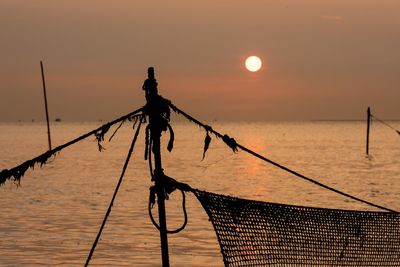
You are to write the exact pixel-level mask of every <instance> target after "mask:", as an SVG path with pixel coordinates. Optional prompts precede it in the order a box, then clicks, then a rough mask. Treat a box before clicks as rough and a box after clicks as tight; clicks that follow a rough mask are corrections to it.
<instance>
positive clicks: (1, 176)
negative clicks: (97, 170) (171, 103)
mask: <svg viewBox="0 0 400 267" xmlns="http://www.w3.org/2000/svg"><path fill="white" fill-rule="evenodd" d="M142 111H143V108H139V109H137V110H135V111H133V112H130V113H128V114H126V115H124V116H122V117H120V118H118V119H115V120H113V121H111V122H108V123H106V124H103V125H102V126H100V127H99V128H97V129H95V130H92V131H90V132H88V133H86V134H83V135H81V136H79V137H77V138H75V139H73V140H71V141H69V142H67V143H65V144H63V145H60V146H58V147H55V148H53V149H52V150H49V151H46V152H44V153H43V154H41V155H39V156H37V157H35V158H33V159H30V160H27V161H25V162H23V163H21V164H20V165H18V166H16V167H13V168H11V169H4V170H2V171H1V172H0V186H2V185H3V184H4V183H5V182H6V181H7V180H11V181H13V182H14V183H15V184H17V185H19V183H20V181H21V178H22V176H24V174H25V172H26V171H27V170H28V169H29V168H32V169H33V168H34V167H35V165H37V164H38V165H40V167H42V166H43V165H45V164H46V163H47V161H48V159H49V158H50V157H52V156H55V155H56V154H57V153H59V152H60V151H61V150H63V149H64V148H66V147H69V146H70V145H73V144H75V143H77V142H79V141H82V140H83V139H86V138H87V137H89V136H91V135H95V137H96V139H97V141H98V142H99V143H98V144H99V149H100V146H101V144H100V141H102V140H104V134H105V133H106V132H107V131H108V130H109V129H110V127H111V126H112V125H114V124H116V123H118V122H121V121H124V120H127V119H128V120H132V118H134V117H135V115H137V114H138V113H139V112H142ZM99 140H100V141H99Z"/></svg>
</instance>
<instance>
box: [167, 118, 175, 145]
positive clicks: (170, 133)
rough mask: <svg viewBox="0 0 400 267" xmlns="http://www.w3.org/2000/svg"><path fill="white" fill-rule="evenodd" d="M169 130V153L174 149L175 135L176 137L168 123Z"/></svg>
mask: <svg viewBox="0 0 400 267" xmlns="http://www.w3.org/2000/svg"><path fill="white" fill-rule="evenodd" d="M167 126H168V130H169V141H168V145H167V150H168V151H169V152H171V151H172V149H173V148H174V139H175V135H174V130H173V129H172V127H171V124H169V123H168V125H167Z"/></svg>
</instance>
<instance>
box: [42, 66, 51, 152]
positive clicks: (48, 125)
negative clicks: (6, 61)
mask: <svg viewBox="0 0 400 267" xmlns="http://www.w3.org/2000/svg"><path fill="white" fill-rule="evenodd" d="M40 68H41V70H42V82H43V94H44V107H45V110H46V121H47V136H48V140H49V150H51V137H50V123H49V111H48V108H47V96H46V82H45V79H44V70H43V62H42V61H40Z"/></svg>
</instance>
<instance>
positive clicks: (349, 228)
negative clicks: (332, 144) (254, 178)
mask: <svg viewBox="0 0 400 267" xmlns="http://www.w3.org/2000/svg"><path fill="white" fill-rule="evenodd" d="M194 194H195V195H196V197H197V198H198V199H199V201H200V202H201V204H202V206H203V207H204V209H205V210H206V212H207V214H208V216H209V218H210V220H211V222H212V224H213V226H214V230H215V231H216V234H217V238H218V241H219V244H220V247H221V252H222V255H223V259H224V263H225V266H363V267H364V266H400V227H399V226H400V216H399V214H396V213H390V212H370V211H350V210H337V209H325V208H310V207H302V206H291V205H285V204H275V203H268V202H259V201H252V200H245V199H240V198H235V197H229V196H224V195H218V194H214V193H209V192H205V191H199V190H194Z"/></svg>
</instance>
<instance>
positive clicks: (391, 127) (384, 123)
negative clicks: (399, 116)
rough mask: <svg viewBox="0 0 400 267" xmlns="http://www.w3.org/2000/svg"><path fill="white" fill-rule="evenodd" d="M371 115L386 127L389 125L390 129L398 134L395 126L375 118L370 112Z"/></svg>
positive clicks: (398, 131) (399, 131)
mask: <svg viewBox="0 0 400 267" xmlns="http://www.w3.org/2000/svg"><path fill="white" fill-rule="evenodd" d="M371 117H372V118H374V119H375V120H377V121H379V122H380V123H382V124H383V125H386V126H387V127H389V128H390V129H392V130H394V131H395V132H397V133H398V134H399V135H400V130H397V129H396V128H394V127H393V126H392V125H390V124H389V123H387V122H386V121H384V120H381V119H379V118H377V117H376V116H375V115H372V114H371Z"/></svg>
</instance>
